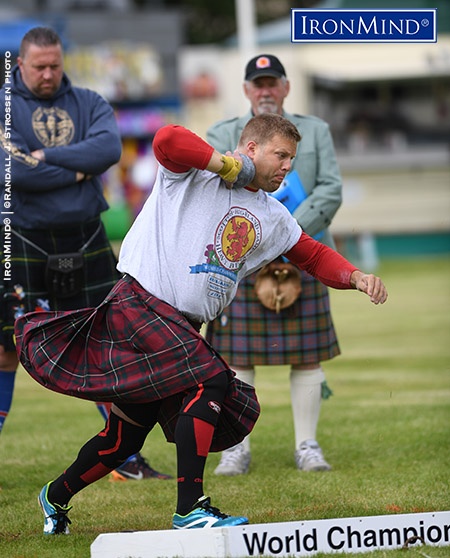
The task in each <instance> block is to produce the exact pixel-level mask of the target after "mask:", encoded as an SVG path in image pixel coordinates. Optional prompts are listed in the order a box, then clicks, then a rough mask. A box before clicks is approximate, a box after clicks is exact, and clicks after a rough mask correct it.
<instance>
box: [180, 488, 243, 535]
mask: <svg viewBox="0 0 450 558" xmlns="http://www.w3.org/2000/svg"><path fill="white" fill-rule="evenodd" d="M235 525H248V519H247V518H246V517H234V516H232V515H226V514H225V513H222V512H221V511H220V510H219V509H217V508H213V507H212V506H211V504H210V499H209V498H208V497H207V496H202V497H201V498H199V499H198V501H197V502H196V504H194V506H193V508H192V511H190V512H189V513H188V514H186V515H179V514H178V513H174V514H173V521H172V528H173V529H210V528H211V527H233V526H235Z"/></svg>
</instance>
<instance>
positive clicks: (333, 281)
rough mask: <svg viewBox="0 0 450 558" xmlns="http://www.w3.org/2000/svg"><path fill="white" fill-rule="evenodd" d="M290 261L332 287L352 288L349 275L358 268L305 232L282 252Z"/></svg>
mask: <svg viewBox="0 0 450 558" xmlns="http://www.w3.org/2000/svg"><path fill="white" fill-rule="evenodd" d="M284 255H285V256H286V258H288V259H289V260H290V261H291V262H292V263H294V264H296V265H298V267H300V268H301V269H304V270H305V271H307V272H308V273H309V274H310V275H312V276H313V277H315V278H316V279H318V280H319V281H320V282H321V283H324V284H325V285H327V286H328V287H333V288H334V289H352V288H353V287H352V285H351V284H350V277H351V275H352V273H353V272H354V271H356V270H357V269H358V268H357V267H355V266H354V265H353V264H351V263H350V262H349V261H347V260H346V259H345V258H344V257H343V256H341V255H340V254H338V252H336V251H335V250H332V249H331V248H329V247H328V246H325V244H321V243H320V242H317V241H315V240H314V239H313V238H311V237H310V236H309V235H307V234H306V233H305V232H302V235H301V237H300V240H299V241H298V242H297V244H296V245H295V246H293V248H291V249H290V250H289V252H286V254H284Z"/></svg>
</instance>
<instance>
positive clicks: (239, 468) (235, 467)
mask: <svg viewBox="0 0 450 558" xmlns="http://www.w3.org/2000/svg"><path fill="white" fill-rule="evenodd" d="M250 461H251V454H250V452H249V451H245V448H244V444H237V445H236V446H233V447H232V448H229V449H227V450H225V451H223V452H222V456H221V458H220V462H219V465H217V467H216V468H215V470H214V473H215V474H216V475H226V476H228V477H231V476H234V475H245V474H246V473H248V469H249V467H250Z"/></svg>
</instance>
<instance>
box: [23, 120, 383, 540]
mask: <svg viewBox="0 0 450 558" xmlns="http://www.w3.org/2000/svg"><path fill="white" fill-rule="evenodd" d="M299 140H300V135H299V133H298V131H297V129H296V128H295V126H294V125H293V124H291V123H290V122H289V121H288V120H286V119H285V118H283V117H281V116H279V115H272V114H270V115H267V114H266V115H260V116H257V117H255V118H254V119H252V120H251V121H249V123H248V124H247V126H246V127H245V128H244V130H243V132H242V135H241V140H240V143H239V152H238V151H236V152H235V153H234V154H231V152H228V153H227V154H226V155H223V154H221V153H219V152H218V151H216V150H215V149H214V148H213V147H212V146H210V145H209V144H208V143H206V142H205V141H204V140H202V139H201V138H200V137H198V136H196V135H195V134H194V133H192V132H190V131H189V130H187V129H185V128H183V127H181V126H165V127H164V128H161V129H160V130H159V131H158V132H157V134H156V136H155V138H154V142H153V148H154V152H155V155H156V157H157V159H158V162H159V169H158V176H157V180H156V184H155V187H154V190H153V192H152V194H151V195H150V196H149V198H148V200H147V202H146V203H145V205H144V207H143V209H142V211H141V213H140V214H139V215H138V217H137V218H136V220H135V222H134V224H133V225H132V227H131V229H130V231H129V232H128V234H127V235H126V237H125V239H124V241H123V243H122V247H121V252H120V256H119V264H118V269H119V271H121V272H122V273H124V276H123V278H122V279H121V280H120V281H119V282H118V283H117V285H116V286H115V287H114V288H113V290H112V291H111V293H110V294H109V295H108V297H107V298H106V299H105V301H104V302H103V303H102V304H100V305H99V306H98V307H96V308H87V309H84V310H78V311H74V312H44V313H32V314H28V315H25V316H24V317H22V318H20V319H19V320H17V322H16V338H17V351H18V354H19V356H20V359H21V362H22V364H23V366H24V367H25V369H26V370H27V371H28V372H29V373H30V374H31V375H32V376H33V378H35V379H36V380H37V381H38V382H39V383H41V384H42V385H44V386H46V387H47V388H49V389H52V390H54V391H58V392H60V393H65V394H67V395H72V396H75V397H81V398H85V399H92V400H95V401H102V400H107V401H113V402H114V403H113V407H112V411H111V413H110V417H109V420H108V422H107V424H106V428H105V429H104V430H102V431H101V432H100V433H99V434H98V435H97V436H94V437H93V438H92V439H91V440H90V441H88V442H87V443H86V444H85V445H84V446H83V447H82V448H81V450H80V452H79V454H78V457H77V459H76V460H75V461H74V463H73V464H72V465H70V466H69V467H68V468H67V469H66V470H65V471H64V473H62V474H61V475H60V476H59V477H58V478H57V479H56V480H54V481H50V482H49V483H47V484H46V485H45V486H44V487H43V488H42V490H41V493H40V496H39V501H40V504H41V506H42V509H43V512H44V515H45V526H44V533H47V534H55V533H67V532H68V523H69V520H68V518H67V513H68V511H69V509H70V506H69V505H68V504H69V501H70V499H71V498H72V497H73V496H74V495H75V494H76V493H77V492H79V491H80V490H82V489H83V488H85V487H86V486H87V485H88V484H90V483H92V482H94V481H96V480H98V479H100V478H101V477H103V476H104V475H106V474H107V473H109V472H110V471H111V470H113V469H114V468H116V467H117V466H118V465H120V463H121V462H122V461H123V460H124V459H126V457H127V456H128V455H130V454H131V453H134V452H137V451H139V450H140V448H141V447H142V445H143V443H144V441H145V439H146V437H147V434H148V433H149V432H150V431H151V430H152V428H153V427H154V426H155V425H156V423H157V422H158V423H159V424H160V425H161V427H162V429H163V431H164V433H165V435H166V438H167V440H168V441H170V442H175V444H176V451H177V469H178V470H177V476H178V498H177V506H176V512H175V513H174V514H173V518H172V526H173V528H175V529H191V528H205V527H221V526H233V525H243V524H246V523H248V519H247V517H245V516H230V515H227V514H224V513H222V512H221V511H219V509H217V508H215V507H212V506H211V503H210V499H209V497H206V496H205V495H204V493H203V473H204V468H205V464H206V458H207V456H208V453H209V452H210V451H221V450H223V449H226V448H228V447H230V446H232V445H233V444H236V443H239V441H241V440H242V439H243V438H244V437H245V436H246V435H248V434H249V432H250V431H251V430H252V428H253V426H254V424H255V422H256V420H257V418H258V416H259V404H258V400H257V398H256V394H255V391H254V389H253V388H252V387H251V386H249V385H248V384H245V383H244V382H241V381H240V380H239V379H237V378H236V377H235V374H234V372H233V371H231V370H230V368H229V366H228V365H227V363H226V362H225V361H224V360H223V359H222V357H221V356H220V355H219V354H218V353H217V352H216V351H215V350H214V349H213V348H212V347H211V346H210V345H209V343H208V342H207V341H206V340H205V339H204V338H203V337H202V335H200V333H199V331H200V327H201V325H202V323H205V322H208V321H209V320H211V319H214V317H215V316H217V315H218V314H219V313H220V312H221V311H222V310H223V308H225V307H226V306H227V305H228V304H230V302H231V300H232V299H233V297H234V295H235V293H236V290H237V287H238V284H239V281H240V280H241V279H242V278H243V277H245V276H246V275H248V274H250V273H252V272H253V271H255V270H256V269H258V268H260V267H261V266H262V265H264V264H266V263H268V262H270V261H273V259H274V258H275V257H277V256H279V255H280V254H285V255H286V257H287V258H289V259H290V260H291V261H292V262H293V263H295V264H296V265H298V266H299V267H301V268H304V269H307V270H308V272H309V273H311V274H313V275H314V276H315V277H317V278H318V279H320V280H321V281H323V282H324V283H326V284H327V285H328V286H332V287H335V288H339V289H351V288H354V289H355V288H356V289H358V290H361V291H363V292H365V293H366V294H368V295H369V296H370V298H371V300H372V302H374V303H375V304H378V303H383V302H384V301H385V300H386V297H387V293H386V290H385V287H384V285H383V283H382V282H381V280H380V279H379V278H378V277H375V276H373V275H366V274H364V273H362V272H361V271H359V270H358V269H357V268H355V266H353V265H352V264H350V262H348V261H347V260H345V259H344V258H343V257H342V256H340V255H339V254H337V253H336V252H334V251H333V250H332V249H330V248H328V247H326V246H324V245H322V244H319V243H318V242H316V241H315V240H313V239H312V238H311V237H309V236H308V235H306V234H304V233H303V232H302V230H301V228H300V227H299V225H298V224H297V222H296V221H295V219H293V218H292V217H291V215H290V214H289V211H288V210H287V209H286V208H285V207H284V206H283V205H282V204H281V203H279V202H278V201H277V200H275V199H274V198H272V197H270V196H268V195H267V192H273V191H275V190H276V189H277V188H278V187H279V185H280V184H281V182H282V181H283V179H284V176H285V175H286V173H287V172H288V171H289V169H290V164H291V160H292V159H293V157H294V156H295V153H296V149H297V143H298V141H299Z"/></svg>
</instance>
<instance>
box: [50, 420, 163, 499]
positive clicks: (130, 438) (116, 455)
mask: <svg viewBox="0 0 450 558" xmlns="http://www.w3.org/2000/svg"><path fill="white" fill-rule="evenodd" d="M155 422H156V420H155ZM150 430H151V429H150V428H144V427H142V426H135V425H134V424H131V423H129V422H127V421H125V420H122V419H121V418H119V417H118V416H117V415H116V414H114V413H113V412H111V413H110V414H109V417H108V420H107V422H106V426H105V428H104V429H103V430H102V431H101V432H99V433H98V434H97V435H96V436H94V437H93V438H91V439H90V440H89V441H88V442H86V444H84V446H83V447H82V448H81V449H80V452H79V453H78V457H77V458H76V460H75V461H74V462H73V463H72V465H70V467H68V468H67V470H66V471H64V473H63V474H62V475H61V476H59V477H58V478H57V479H56V480H55V481H53V482H52V484H51V485H50V488H49V492H48V499H49V500H50V502H52V503H57V504H60V505H66V504H67V503H68V502H69V500H70V498H71V497H72V496H73V495H74V494H76V493H77V492H79V491H80V490H82V489H83V488H84V487H85V486H87V485H88V484H91V483H93V482H95V481H97V480H99V479H101V478H102V477H104V476H105V475H107V474H108V473H110V472H111V471H112V470H114V469H116V467H118V466H119V465H121V464H122V463H123V462H124V461H126V460H127V459H128V457H130V455H134V454H135V453H137V452H138V451H140V449H141V448H142V446H143V445H144V442H145V438H146V437H147V434H148V433H149V432H150Z"/></svg>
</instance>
